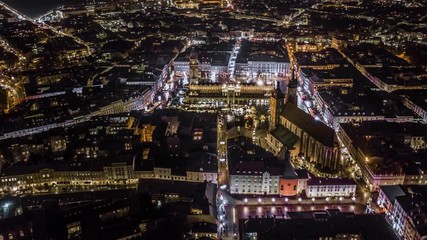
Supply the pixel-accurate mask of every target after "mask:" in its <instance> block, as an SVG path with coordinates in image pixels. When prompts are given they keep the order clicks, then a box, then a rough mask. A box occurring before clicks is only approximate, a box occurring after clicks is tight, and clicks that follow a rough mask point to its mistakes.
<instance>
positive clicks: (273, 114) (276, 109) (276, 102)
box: [269, 82, 285, 130]
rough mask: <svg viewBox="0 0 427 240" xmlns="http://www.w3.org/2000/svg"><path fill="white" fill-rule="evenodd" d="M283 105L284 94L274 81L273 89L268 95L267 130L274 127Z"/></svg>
mask: <svg viewBox="0 0 427 240" xmlns="http://www.w3.org/2000/svg"><path fill="white" fill-rule="evenodd" d="M284 106H285V94H283V92H282V91H281V90H280V88H279V82H276V86H275V88H274V89H273V92H272V93H271V97H270V123H269V130H272V129H274V128H275V127H276V126H277V125H278V124H279V120H280V113H281V112H282V110H283V107H284Z"/></svg>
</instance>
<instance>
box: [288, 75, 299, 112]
mask: <svg viewBox="0 0 427 240" xmlns="http://www.w3.org/2000/svg"><path fill="white" fill-rule="evenodd" d="M297 88H298V80H297V76H296V74H295V69H293V70H292V78H291V80H290V81H289V84H288V94H287V95H286V102H291V103H293V104H295V105H297V104H298V93H297Z"/></svg>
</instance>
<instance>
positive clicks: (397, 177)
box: [338, 121, 427, 191]
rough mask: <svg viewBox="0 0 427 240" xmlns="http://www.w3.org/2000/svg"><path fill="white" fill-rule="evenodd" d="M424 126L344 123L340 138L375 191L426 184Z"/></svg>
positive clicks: (340, 129)
mask: <svg viewBox="0 0 427 240" xmlns="http://www.w3.org/2000/svg"><path fill="white" fill-rule="evenodd" d="M425 132H426V131H425V126H424V125H422V124H416V123H395V122H386V121H371V122H362V123H357V124H350V123H342V124H340V125H339V129H338V136H339V137H340V139H341V140H342V143H343V144H344V146H345V147H346V148H347V150H348V152H349V154H350V155H351V157H352V158H353V159H355V161H356V163H357V164H358V167H359V168H360V169H361V176H362V177H363V179H364V180H365V182H366V183H367V184H368V186H369V187H370V189H371V190H372V191H378V190H379V187H380V186H383V185H399V184H404V183H408V184H422V185H425V184H427V176H426V164H425V162H424V161H423V160H422V159H425V155H426V152H425V145H424V140H423V139H425Z"/></svg>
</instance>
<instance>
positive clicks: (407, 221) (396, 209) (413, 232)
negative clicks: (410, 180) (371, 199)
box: [377, 185, 427, 240]
mask: <svg viewBox="0 0 427 240" xmlns="http://www.w3.org/2000/svg"><path fill="white" fill-rule="evenodd" d="M377 204H378V205H379V206H380V207H381V208H382V210H383V211H384V212H385V213H386V217H387V218H389V219H390V221H391V222H392V225H393V228H394V229H395V230H396V232H397V233H398V234H399V235H400V236H401V237H403V238H404V239H414V240H415V239H425V238H426V237H427V188H426V186H417V185H396V186H381V187H380V190H379V196H378V199H377Z"/></svg>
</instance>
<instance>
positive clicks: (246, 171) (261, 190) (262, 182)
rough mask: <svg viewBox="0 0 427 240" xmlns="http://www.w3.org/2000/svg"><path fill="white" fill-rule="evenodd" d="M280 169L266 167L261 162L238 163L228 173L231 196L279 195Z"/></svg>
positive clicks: (281, 172) (281, 171)
mask: <svg viewBox="0 0 427 240" xmlns="http://www.w3.org/2000/svg"><path fill="white" fill-rule="evenodd" d="M282 174H283V170H282V168H278V167H268V166H266V165H265V164H264V163H263V162H261V161H256V162H255V161H251V162H248V161H245V162H241V163H238V164H237V166H235V167H234V168H233V169H232V170H231V171H230V193H231V194H259V195H263V194H268V195H277V194H279V191H278V190H279V187H278V186H279V180H280V177H281V175H282Z"/></svg>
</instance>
